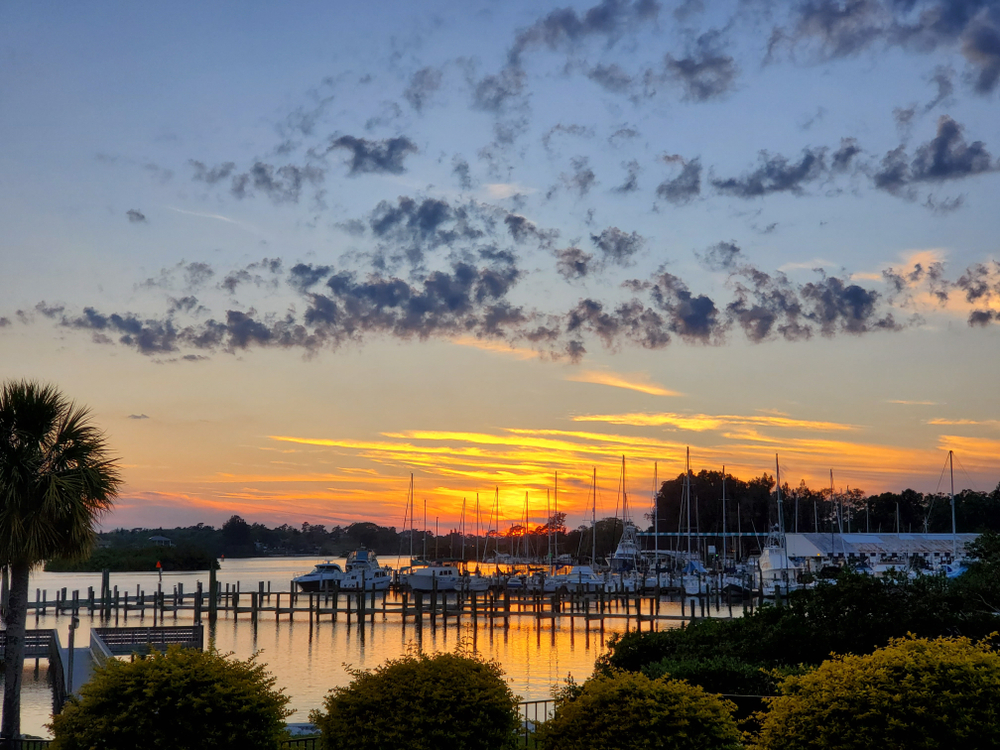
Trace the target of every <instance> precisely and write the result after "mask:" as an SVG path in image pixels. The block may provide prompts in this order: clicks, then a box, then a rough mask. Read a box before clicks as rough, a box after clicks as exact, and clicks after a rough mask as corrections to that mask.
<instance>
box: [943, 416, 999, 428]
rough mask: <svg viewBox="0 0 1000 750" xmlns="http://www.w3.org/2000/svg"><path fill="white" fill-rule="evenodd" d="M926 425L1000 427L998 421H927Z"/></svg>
mask: <svg viewBox="0 0 1000 750" xmlns="http://www.w3.org/2000/svg"><path fill="white" fill-rule="evenodd" d="M927 424H935V425H952V426H971V427H1000V419H944V418H941V417H939V418H937V419H929V420H927Z"/></svg>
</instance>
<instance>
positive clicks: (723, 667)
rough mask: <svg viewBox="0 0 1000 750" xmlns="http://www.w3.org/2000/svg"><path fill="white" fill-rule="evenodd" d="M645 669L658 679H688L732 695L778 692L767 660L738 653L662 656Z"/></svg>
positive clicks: (704, 686)
mask: <svg viewBox="0 0 1000 750" xmlns="http://www.w3.org/2000/svg"><path fill="white" fill-rule="evenodd" d="M642 673H643V674H644V675H646V676H647V677H649V678H650V679H651V680H655V679H657V678H660V677H670V678H672V679H675V680H686V681H687V682H690V683H691V684H692V685H698V686H699V687H703V688H705V690H707V691H708V692H710V693H729V694H731V695H775V694H776V693H777V691H778V680H779V678H778V676H777V674H776V673H775V672H774V670H771V669H769V668H768V667H766V666H765V665H763V664H753V663H750V662H746V661H743V660H742V659H738V658H736V657H735V656H713V657H709V658H703V659H669V658H668V659H661V660H660V661H657V662H653V663H652V664H647V665H646V666H645V667H643V668H642Z"/></svg>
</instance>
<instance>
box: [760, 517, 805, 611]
mask: <svg viewBox="0 0 1000 750" xmlns="http://www.w3.org/2000/svg"><path fill="white" fill-rule="evenodd" d="M757 570H758V573H759V575H760V591H761V593H762V594H763V595H764V596H766V597H775V596H787V595H788V592H790V591H795V590H797V589H800V588H803V585H802V584H800V583H799V575H800V574H801V573H803V572H804V571H803V569H802V568H801V567H800V566H799V565H797V564H795V562H793V561H792V560H791V558H789V557H788V551H787V549H786V548H785V545H784V534H781V533H780V532H779V533H772V534H771V535H770V536H769V537H768V539H767V543H766V544H765V545H764V548H763V549H762V550H761V552H760V557H759V558H758V560H757Z"/></svg>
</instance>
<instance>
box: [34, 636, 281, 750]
mask: <svg viewBox="0 0 1000 750" xmlns="http://www.w3.org/2000/svg"><path fill="white" fill-rule="evenodd" d="M255 659H256V657H251V658H249V659H247V660H246V661H240V660H238V659H231V658H229V656H227V655H223V654H219V653H218V652H217V651H199V650H197V649H187V648H183V649H182V648H180V647H179V646H171V647H170V648H169V649H168V650H167V651H166V653H160V652H156V651H154V652H153V653H152V654H151V655H150V656H148V657H146V658H139V659H136V660H135V661H134V662H131V663H130V662H126V661H120V660H118V659H109V660H108V662H107V664H106V665H105V666H103V667H98V668H95V669H94V674H93V676H92V677H91V679H90V681H89V682H87V684H86V685H84V686H83V687H82V688H81V689H80V697H79V698H73V697H71V698H70V700H69V702H68V703H67V704H66V706H65V707H64V708H63V710H62V713H60V714H58V715H56V716H54V717H53V719H52V724H51V728H52V733H53V735H54V738H55V739H54V742H53V743H52V750H91V748H101V750H135V749H136V748H142V750H161V749H162V750H168V749H169V750H177V748H213V749H218V750H228V749H230V748H231V749H232V750H245V749H246V748H255V749H256V748H277V747H278V743H279V741H280V740H281V738H282V737H283V736H284V734H285V719H286V718H287V717H288V716H289V714H291V711H289V710H288V709H287V707H286V706H287V704H288V700H289V699H288V697H287V696H285V695H283V694H282V692H281V691H279V690H275V689H274V678H273V677H271V675H270V674H269V673H268V672H267V671H266V668H265V666H264V665H263V664H257V663H256V661H255Z"/></svg>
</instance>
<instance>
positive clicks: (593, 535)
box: [590, 466, 597, 566]
mask: <svg viewBox="0 0 1000 750" xmlns="http://www.w3.org/2000/svg"><path fill="white" fill-rule="evenodd" d="M590 545H591V547H590V564H591V565H593V566H596V565H597V467H596V466H595V467H594V505H593V509H592V510H591V516H590Z"/></svg>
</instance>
